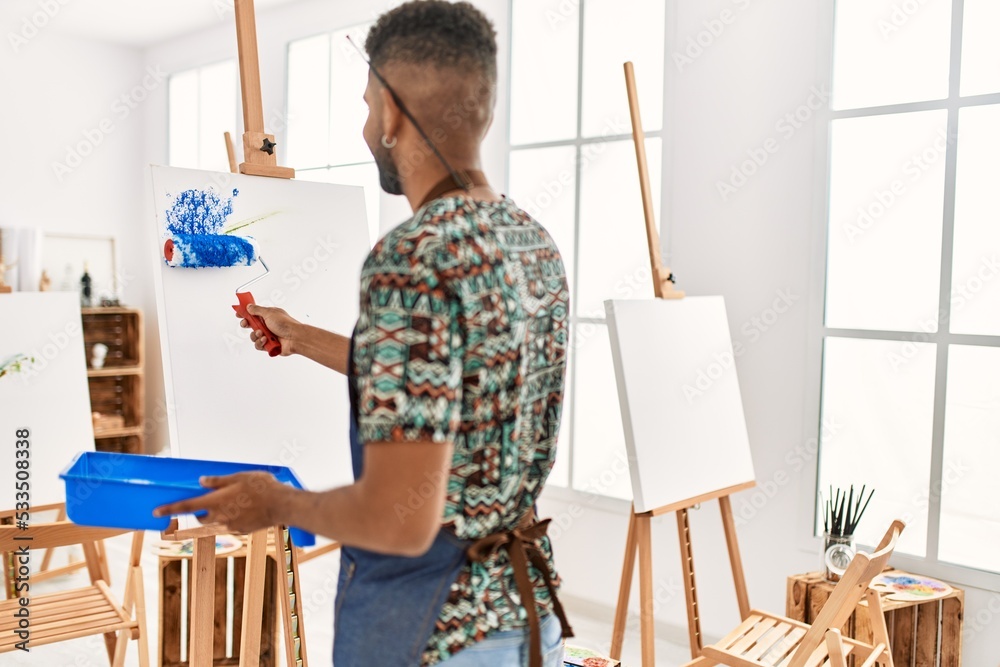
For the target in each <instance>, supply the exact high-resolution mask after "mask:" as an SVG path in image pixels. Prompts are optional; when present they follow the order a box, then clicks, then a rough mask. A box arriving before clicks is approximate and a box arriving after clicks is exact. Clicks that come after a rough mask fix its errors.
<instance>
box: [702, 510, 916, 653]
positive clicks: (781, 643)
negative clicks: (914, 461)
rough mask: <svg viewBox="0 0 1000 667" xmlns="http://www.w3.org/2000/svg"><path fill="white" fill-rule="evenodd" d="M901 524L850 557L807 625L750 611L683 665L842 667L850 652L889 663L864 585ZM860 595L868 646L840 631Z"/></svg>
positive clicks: (881, 625) (873, 599) (884, 633)
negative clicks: (865, 608) (868, 617)
mask: <svg viewBox="0 0 1000 667" xmlns="http://www.w3.org/2000/svg"><path fill="white" fill-rule="evenodd" d="M905 526H906V525H905V524H904V523H903V522H902V521H898V520H897V521H893V522H892V525H891V526H890V527H889V530H888V531H886V533H885V537H883V538H882V541H881V542H880V543H879V545H878V548H876V550H875V553H872V554H864V553H858V554H857V555H856V556H855V557H854V559H853V560H852V561H851V564H850V565H849V566H848V568H847V571H846V572H844V575H843V576H842V577H841V579H840V582H839V583H838V584H837V586H836V587H835V588H834V589H833V593H832V594H831V595H830V599H829V600H827V602H826V604H825V605H824V606H823V609H822V611H820V613H819V616H817V617H816V622H815V623H813V624H812V625H811V626H809V625H807V624H805V623H800V622H798V621H793V620H791V619H789V618H785V617H783V616H775V615H773V614H768V613H766V612H762V611H757V610H753V611H751V612H750V616H749V617H748V618H747V619H746V620H745V621H743V622H742V623H741V624H740V625H739V627H737V628H736V629H735V630H733V631H732V632H731V633H729V634H728V635H726V636H725V637H724V638H723V639H722V640H721V641H720V642H719V643H717V644H714V645H712V646H706V647H704V648H703V649H702V655H701V657H699V658H696V659H695V660H693V661H691V662H689V663H687V665H685V667H709V666H711V665H718V664H723V665H732V666H733V667H762V666H766V667H821V666H822V667H827V666H829V667H847V658H848V656H854V660H855V663H856V664H857V665H858V666H859V667H872V666H873V665H875V664H876V663H878V664H879V665H883V666H888V667H893V663H892V651H891V650H890V649H889V633H888V630H887V629H886V625H885V615H884V614H883V613H882V601H881V598H879V594H878V593H877V592H876V591H874V590H873V589H871V588H869V584H870V583H871V581H872V579H873V578H874V577H875V576H876V575H877V574H879V573H880V572H882V570H883V569H885V566H886V563H887V562H888V560H889V556H891V555H892V551H893V549H895V548H896V540H898V539H899V535H900V533H902V532H903V528H905ZM863 596H864V597H866V598H867V600H868V613H869V614H870V615H871V624H872V637H873V638H874V639H873V641H874V644H866V643H864V642H859V641H857V640H854V639H850V638H847V637H843V636H842V635H841V632H840V629H841V628H842V627H844V624H845V623H846V622H847V620H848V619H849V618H850V616H851V614H852V613H853V612H854V609H855V607H856V606H857V604H858V602H859V601H860V600H861V598H862V597H863Z"/></svg>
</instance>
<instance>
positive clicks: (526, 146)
mask: <svg viewBox="0 0 1000 667" xmlns="http://www.w3.org/2000/svg"><path fill="white" fill-rule="evenodd" d="M587 4H588V0H577V11H578V13H579V22H578V25H577V30H578V34H577V72H576V74H577V89H576V99H577V106H576V131H575V136H574V137H573V138H571V139H560V140H554V141H540V142H527V143H519V144H515V143H513V142H512V141H511V134H510V131H511V128H510V123H509V122H508V123H507V127H506V133H505V137H504V139H505V151H504V162H505V173H504V179H505V180H504V182H505V184H509V183H510V164H511V154H512V153H514V152H516V151H521V150H532V149H544V148H562V147H573V148H574V150H575V151H576V160H575V164H574V181H575V182H574V185H573V187H574V192H573V198H574V199H573V202H574V203H573V206H574V214H573V257H574V258H575V261H574V267H573V275H572V276H567V278H568V282H569V289H570V295H571V297H570V298H571V299H572V297H573V295H575V294H576V293H577V287H578V285H579V278H578V276H579V264H580V201H581V192H582V190H581V188H582V178H581V176H582V161H581V159H580V157H581V155H582V151H583V150H584V148H585V147H586V146H592V145H598V144H604V143H612V142H616V141H629V142H631V141H633V137H632V132H631V129H629V131H628V132H627V133H624V134H608V135H604V134H602V135H599V136H593V137H586V136H584V135H583V87H584V46H585V44H584V37H585V27H586V23H585V21H586V9H587ZM675 11H676V9H675V7H674V5H673V3H667V4H666V7H665V10H664V24H663V40H664V48H663V63H662V71H663V103H662V116H661V118H660V124H659V127H660V129H658V130H651V131H646V132H645V138H646V139H659V140H660V142H661V151H660V174H661V179H662V180H663V182H664V183H666V182H668V179H669V178H670V177H671V175H672V174H671V171H670V166H671V165H672V160H671V157H672V148H671V145H670V143H669V142H668V141H666V136H667V135H666V128H667V123H666V120H667V116H668V111H669V102H670V101H671V100H672V99H673V96H672V94H671V93H672V81H673V76H674V74H675V73H674V71H673V67H672V61H671V54H672V51H671V50H670V48H669V45H670V43H671V42H672V41H674V40H673V39H672V38H673V37H674V35H673V33H671V32H670V27H671V26H672V25H676V21H675V20H674V18H675ZM507 25H508V27H509V30H508V34H507V59H508V61H507V79H506V82H505V83H506V87H507V100H506V108H505V110H504V111H505V112H506V114H507V118H508V119H509V118H510V115H511V111H512V106H511V104H512V103H511V99H512V97H513V96H512V94H511V92H512V89H513V86H512V82H513V52H514V29H515V26H514V0H508V2H507ZM639 85H640V86H641V85H642V82H641V81H640V82H639ZM620 93H621V95H622V97H623V98H624V97H625V95H626V91H625V84H624V77H623V79H622V87H621V90H620ZM646 122H648V117H647V121H646ZM644 124H645V122H644ZM629 127H630V128H631V125H629ZM627 168H628V169H630V170H632V171H633V172H634V174H635V178H638V171H637V166H636V164H635V162H632V163H631V164H630V165H629V166H628V167H627ZM668 204H669V200H668V188H666V187H663V188H661V189H660V217H661V220H660V221H659V226H660V239H661V242H660V252H661V254H662V255H663V256H664V258H665V261H666V259H668V258H669V251H668V250H667V249H669V247H670V245H669V239H670V238H671V236H670V234H669V232H670V225H669V224H668V221H669V216H668V215H666V212H667V211H668V210H669V208H668ZM541 222H542V223H543V224H544V220H543V221H541ZM644 250H645V249H644ZM667 263H668V264H669V262H667ZM569 323H570V327H571V329H572V328H574V327H576V326H578V325H580V324H595V325H601V326H605V327H606V326H607V325H608V322H607V318H606V317H604V318H601V317H586V316H581V315H579V314H577V313H576V311H575V306H573V307H572V308H571V310H570V316H569ZM571 340H572V337H571ZM570 347H572V343H571V344H570ZM566 372H567V377H566V388H565V394H564V399H563V400H564V403H563V417H562V424H561V426H560V434H559V448H560V452H559V455H560V456H564V457H566V459H567V463H566V465H567V470H568V475H567V482H568V483H567V485H565V486H564V485H563V484H561V483H557V482H555V481H554V480H550V481H549V483H548V484H547V485H546V489H547V491H546V493H547V494H548V495H550V496H551V497H554V498H557V499H560V500H563V501H566V502H575V503H580V504H586V505H588V506H590V507H594V508H597V509H602V510H605V511H608V512H612V513H615V514H620V513H621V512H622V511H623V510H625V509H627V508H628V507H629V505H630V501H629V500H625V499H622V498H619V497H616V496H610V495H605V494H600V493H595V492H593V491H588V490H585V489H584V488H582V482H585V481H586V480H577V479H575V477H576V475H575V474H574V473H575V468H576V465H575V462H576V448H575V446H574V443H575V440H576V429H574V428H572V427H571V428H569V429H567V424H569V425H570V426H571V425H572V421H573V420H574V419H575V405H576V378H577V365H576V364H575V363H573V362H570V363H569V364H568V365H567V369H566ZM616 400H617V397H616ZM578 485H579V486H578Z"/></svg>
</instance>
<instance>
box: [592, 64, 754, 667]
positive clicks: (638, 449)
mask: <svg viewBox="0 0 1000 667" xmlns="http://www.w3.org/2000/svg"><path fill="white" fill-rule="evenodd" d="M625 82H626V87H627V90H628V99H629V108H630V112H631V119H632V136H633V139H634V141H635V151H636V160H637V162H638V168H639V183H640V189H641V193H642V204H643V210H644V213H645V223H646V236H647V241H648V244H649V260H650V265H651V268H652V274H653V287H654V292H655V295H656V299H655V300H654V301H632V302H628V301H609V302H606V307H607V309H608V321H609V325H610V330H611V338H612V352H613V356H614V358H615V374H616V378H617V381H618V391H619V398H620V401H621V405H622V421H623V425H624V429H625V436H626V444H627V445H628V449H629V466H630V471H631V476H632V486H633V492H634V498H635V500H634V501H633V505H632V509H631V514H630V516H629V525H628V537H627V538H626V544H625V562H624V565H623V567H622V578H621V587H620V589H619V593H618V604H617V607H616V610H615V620H614V630H613V633H612V639H611V652H610V653H611V657H612V658H614V659H620V658H621V649H622V643H623V641H624V637H625V622H626V618H627V615H628V601H629V596H630V593H631V588H632V578H633V574H634V569H635V559H636V554H637V552H638V557H639V599H640V609H641V613H640V634H641V642H642V665H643V667H654V666H655V664H656V659H655V651H654V630H653V557H652V541H651V522H652V519H653V517H655V516H661V515H664V514H667V513H669V512H674V513H676V515H677V531H678V538H679V542H680V548H681V566H682V569H683V587H684V594H685V598H686V602H687V618H688V630H689V638H690V644H691V657H692V658H697V657H699V656H700V655H701V649H702V635H701V620H700V613H699V607H698V596H697V589H696V585H695V575H694V554H693V552H692V548H691V529H690V522H689V517H688V510H690V509H692V508H696V507H697V506H698V505H700V504H701V503H704V502H707V501H709V500H716V499H717V500H718V501H719V506H720V509H721V512H722V525H723V529H724V532H725V536H726V543H727V546H728V552H729V559H730V563H731V566H732V572H733V581H734V584H735V588H736V599H737V602H738V604H739V612H740V616H741V618H743V619H746V618H747V616H748V615H749V613H750V603H749V600H748V596H747V589H746V580H745V579H744V575H743V565H742V562H741V560H740V552H739V545H738V544H737V538H736V526H735V523H734V521H733V511H732V505H731V503H730V498H729V496H730V495H731V494H733V493H736V492H738V491H742V490H745V489H749V488H751V487H753V486H754V485H755V482H754V473H753V464H752V461H751V459H750V451H749V441H748V440H747V437H746V423H745V421H744V418H743V410H742V403H741V399H740V395H739V385H738V382H737V380H736V374H735V368H734V367H730V368H728V369H725V371H724V373H722V374H720V375H719V378H718V379H717V381H716V385H717V386H714V387H712V388H711V389H712V391H711V392H704V394H705V395H704V396H703V397H700V398H699V399H698V400H696V401H691V397H690V395H685V394H684V393H683V392H682V391H681V388H680V385H681V384H682V383H683V382H685V381H686V380H689V379H690V378H692V377H693V376H694V375H696V374H697V372H698V370H699V369H703V368H705V367H706V365H707V364H708V363H709V362H711V361H712V359H713V356H718V355H719V354H722V355H723V357H724V356H725V351H726V350H727V349H728V354H729V355H730V356H729V360H730V361H733V358H732V345H731V340H730V335H729V328H728V323H727V320H726V314H725V305H724V302H723V301H722V297H688V298H685V295H684V292H681V291H678V290H677V289H675V286H674V280H673V275H672V274H671V272H670V270H669V269H668V268H666V267H664V266H663V263H662V260H661V257H660V238H659V233H658V232H657V228H656V220H655V217H654V212H653V200H652V190H651V188H650V183H649V170H648V166H647V162H646V151H645V144H644V141H645V137H644V133H643V130H642V122H641V118H640V114H639V101H638V94H637V92H636V84H635V73H634V70H633V67H632V63H631V62H627V63H625ZM714 350H718V352H713V351H714ZM706 355H707V358H706ZM671 383H673V384H671ZM674 385H677V386H674ZM685 398H687V399H688V400H687V401H686V402H685V400H684V399H685ZM644 478H645V480H646V483H645V484H643V479H644Z"/></svg>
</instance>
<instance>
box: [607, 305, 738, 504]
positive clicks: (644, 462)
mask: <svg viewBox="0 0 1000 667" xmlns="http://www.w3.org/2000/svg"><path fill="white" fill-rule="evenodd" d="M605 309H606V310H607V314H608V324H609V327H610V334H611V351H612V356H613V358H614V364H615V376H616V379H617V384H618V398H619V402H620V404H621V414H622V422H623V426H624V430H625V444H626V448H627V450H628V457H629V470H630V473H631V477H632V492H633V496H634V502H635V511H636V512H647V511H651V510H654V509H657V508H661V507H664V506H670V505H674V504H677V503H682V502H683V501H686V500H690V499H693V498H697V497H699V496H702V495H704V494H710V493H713V492H716V491H719V490H721V489H727V488H730V487H734V486H737V485H741V484H746V483H748V482H753V480H754V470H753V461H752V459H751V456H750V441H749V438H748V436H747V428H746V421H745V419H744V416H743V402H742V399H741V397H740V386H739V381H738V379H737V377H736V364H735V358H734V356H733V347H732V341H731V339H730V333H729V323H728V320H727V318H726V305H725V302H724V301H723V298H722V297H721V296H703V297H687V298H684V299H652V300H642V301H640V300H635V301H618V300H609V301H606V302H605Z"/></svg>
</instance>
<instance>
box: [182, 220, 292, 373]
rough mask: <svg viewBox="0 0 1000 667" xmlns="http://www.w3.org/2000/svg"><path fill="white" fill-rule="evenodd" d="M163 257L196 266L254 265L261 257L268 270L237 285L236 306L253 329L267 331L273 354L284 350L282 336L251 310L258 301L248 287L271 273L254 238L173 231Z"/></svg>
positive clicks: (268, 348)
mask: <svg viewBox="0 0 1000 667" xmlns="http://www.w3.org/2000/svg"><path fill="white" fill-rule="evenodd" d="M163 258H164V259H165V260H166V262H167V265H168V266H172V267H179V268H192V269H201V268H207V267H212V268H224V267H231V266H251V265H253V264H254V263H255V262H258V261H259V262H260V264H261V266H263V267H264V273H263V274H261V275H259V276H257V277H256V278H254V279H253V280H250V281H249V282H247V283H245V284H243V285H240V286H239V287H237V288H236V299H237V300H238V301H239V303H238V304H237V305H235V306H233V310H235V311H236V314H237V315H239V316H240V317H242V318H243V319H245V320H246V321H247V323H249V325H250V328H251V329H253V330H254V331H260V332H262V333H263V334H264V349H265V350H266V351H267V353H268V354H269V355H270V356H272V357H276V356H278V355H279V354H281V341H280V340H278V337H277V336H275V335H274V334H273V333H271V330H270V329H268V328H267V326H266V325H265V324H264V320H263V319H261V318H260V317H257V316H255V315H251V314H250V313H249V312H248V311H247V306H250V305H253V304H255V303H256V302H255V301H254V298H253V294H251V293H250V292H249V291H247V288H248V287H250V285H252V284H254V283H255V282H257V281H258V280H261V279H263V278H264V277H266V276H267V274H269V273H270V269H268V268H267V264H266V263H264V259H263V258H262V257H261V256H260V249H259V248H258V246H257V242H256V241H255V240H254V239H252V238H248V237H243V236H231V235H227V234H171V235H170V236H168V237H167V239H166V241H164V244H163Z"/></svg>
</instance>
